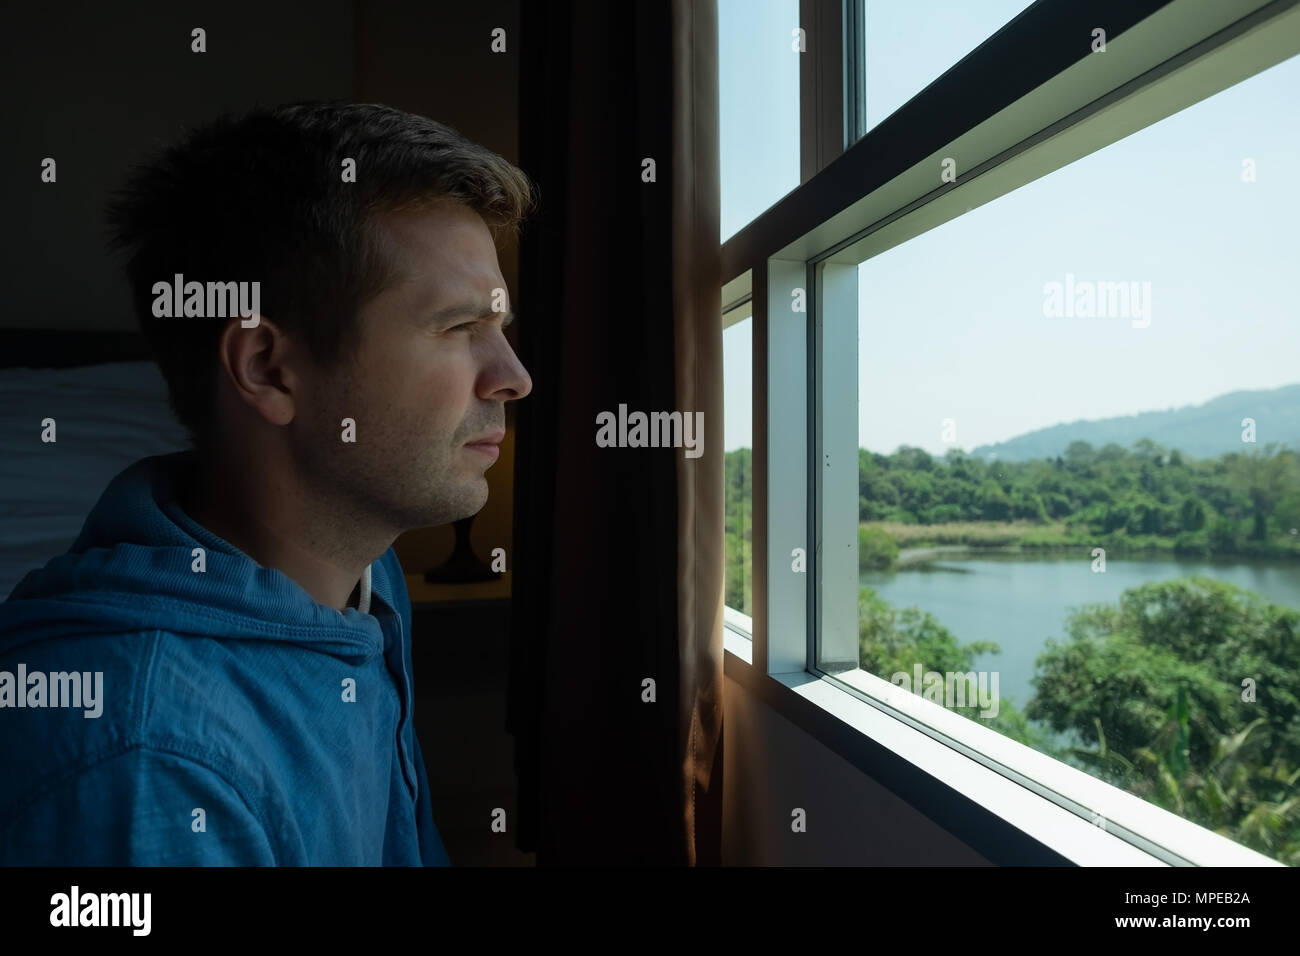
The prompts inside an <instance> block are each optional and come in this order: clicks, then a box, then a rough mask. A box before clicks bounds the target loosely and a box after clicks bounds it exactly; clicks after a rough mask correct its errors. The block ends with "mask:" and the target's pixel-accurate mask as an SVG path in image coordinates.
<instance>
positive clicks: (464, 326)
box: [447, 322, 478, 332]
mask: <svg viewBox="0 0 1300 956" xmlns="http://www.w3.org/2000/svg"><path fill="white" fill-rule="evenodd" d="M476 325H478V323H477V322H462V323H461V324H460V325H453V326H452V327H451V328H449V329H448V330H447V331H448V332H459V331H460V330H461V329H472V328H474V327H475V326H476Z"/></svg>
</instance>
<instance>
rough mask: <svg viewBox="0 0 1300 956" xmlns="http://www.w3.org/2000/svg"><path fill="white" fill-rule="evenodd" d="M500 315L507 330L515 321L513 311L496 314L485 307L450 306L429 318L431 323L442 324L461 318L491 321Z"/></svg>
mask: <svg viewBox="0 0 1300 956" xmlns="http://www.w3.org/2000/svg"><path fill="white" fill-rule="evenodd" d="M498 315H500V316H502V320H501V327H502V328H505V327H506V326H508V325H509V324H510V323H511V322H513V321H514V320H515V313H514V311H513V310H511V311H509V312H504V313H502V312H495V311H493V310H492V309H489V308H484V307H483V306H479V305H469V304H463V305H452V306H448V307H447V308H445V309H439V310H438V311H437V312H435V313H433V314H432V315H431V316H429V321H430V322H435V323H442V322H450V321H451V320H452V319H459V318H471V319H490V318H493V317H494V316H498Z"/></svg>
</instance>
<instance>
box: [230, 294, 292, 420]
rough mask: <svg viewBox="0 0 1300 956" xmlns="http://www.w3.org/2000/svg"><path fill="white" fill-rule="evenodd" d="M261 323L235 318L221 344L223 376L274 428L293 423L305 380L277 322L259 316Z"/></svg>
mask: <svg viewBox="0 0 1300 956" xmlns="http://www.w3.org/2000/svg"><path fill="white" fill-rule="evenodd" d="M255 318H256V319H257V320H258V321H257V323H256V324H255V325H253V326H251V327H245V326H244V320H242V319H238V318H236V319H231V320H230V321H229V322H227V323H226V326H225V328H224V329H222V331H221V337H220V338H219V339H218V342H217V361H218V363H219V369H220V373H221V375H222V376H223V377H224V379H225V381H226V383H227V384H228V385H229V386H230V389H231V391H232V392H233V394H234V395H235V397H236V398H238V399H239V400H240V401H241V402H242V403H243V404H244V405H245V406H247V407H248V408H251V409H253V410H254V411H255V412H256V413H257V414H258V415H259V416H260V417H261V418H262V419H263V420H265V421H267V422H269V423H270V424H272V425H287V424H289V422H291V421H293V416H294V414H295V411H296V406H295V399H297V398H299V397H300V396H301V394H302V377H301V375H299V374H298V372H297V370H296V369H295V368H294V360H295V359H296V358H297V356H296V355H295V351H294V347H293V343H292V341H291V339H290V338H289V336H288V335H286V334H285V332H284V331H283V330H282V329H281V328H280V327H279V326H278V325H276V324H275V323H274V322H272V321H271V320H270V319H267V318H266V317H265V316H263V315H260V314H259V315H257V316H255Z"/></svg>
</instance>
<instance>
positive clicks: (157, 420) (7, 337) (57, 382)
mask: <svg viewBox="0 0 1300 956" xmlns="http://www.w3.org/2000/svg"><path fill="white" fill-rule="evenodd" d="M148 356H149V350H148V345H147V343H146V342H145V340H144V338H143V336H141V335H140V334H139V333H130V332H47V331H25V330H3V331H0V599H2V598H4V597H8V595H9V593H10V591H12V590H13V588H14V585H16V584H17V583H18V582H19V581H20V580H22V578H23V576H24V575H25V574H26V573H27V572H28V571H30V570H32V569H34V568H39V567H42V566H43V565H44V564H45V563H46V562H47V561H49V560H50V559H51V558H53V557H55V556H56V555H59V554H62V553H63V552H65V551H67V549H68V547H69V546H70V545H71V544H72V542H73V541H75V540H76V538H77V535H78V534H79V533H80V531H81V526H82V524H83V522H84V521H85V520H86V515H87V514H89V512H90V509H91V508H92V507H93V506H94V504H95V502H96V501H98V500H99V496H100V494H101V493H102V492H103V490H104V488H105V486H107V484H108V482H109V481H110V480H112V478H113V477H114V476H115V475H117V474H118V473H119V472H120V471H122V469H124V468H126V467H127V466H128V465H130V464H132V463H133V462H135V461H138V460H139V459H141V458H145V457H147V456H149V455H161V454H167V453H169V452H173V451H180V450H182V449H184V448H186V447H187V445H188V442H187V440H186V436H185V430H184V428H182V427H181V425H180V423H179V422H178V421H177V420H176V418H175V416H174V415H173V414H172V412H171V409H170V408H169V407H168V405H167V387H166V384H165V383H164V381H163V378H162V374H161V373H160V372H159V371H158V367H157V366H156V365H155V364H154V363H153V362H152V361H151V360H150V359H149V357H148ZM46 418H53V419H54V420H55V422H56V423H57V438H58V440H57V441H56V442H42V441H41V435H42V432H43V428H42V425H41V422H42V420H43V419H46Z"/></svg>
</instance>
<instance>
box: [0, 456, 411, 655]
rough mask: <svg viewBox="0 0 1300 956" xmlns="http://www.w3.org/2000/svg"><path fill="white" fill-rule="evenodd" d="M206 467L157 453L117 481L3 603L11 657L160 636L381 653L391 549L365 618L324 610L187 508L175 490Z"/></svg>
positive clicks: (1, 634) (368, 585) (377, 571)
mask: <svg viewBox="0 0 1300 956" xmlns="http://www.w3.org/2000/svg"><path fill="white" fill-rule="evenodd" d="M195 461H196V458H195V453H194V452H193V450H186V451H181V452H175V453H173V454H168V455H155V456H152V457H149V458H143V459H141V460H140V461H137V462H136V463H135V464H133V465H131V466H130V467H128V468H127V469H125V470H124V471H122V472H121V473H120V474H119V475H118V476H117V477H116V478H114V479H113V480H112V481H111V482H110V483H109V485H108V487H107V488H106V489H105V490H104V493H103V494H102V495H101V496H100V498H99V501H98V502H97V503H96V505H95V507H94V508H93V509H92V510H91V512H90V515H89V516H88V517H87V518H86V522H85V524H84V526H83V527H82V530H81V533H80V535H79V536H78V537H77V540H76V541H75V542H74V543H73V545H72V547H71V548H70V549H69V550H68V552H67V553H66V554H62V555H59V556H58V557H56V558H53V559H52V560H50V561H49V562H48V563H47V564H46V565H45V566H44V567H43V568H40V569H38V570H35V571H31V572H29V573H28V574H27V575H26V576H25V577H24V578H23V579H22V581H20V582H19V583H18V585H17V586H16V587H15V588H14V589H13V591H12V593H11V594H10V595H9V598H8V600H7V601H6V602H5V604H3V605H0V609H3V613H2V614H0V653H3V652H5V651H7V650H10V649H12V648H14V647H17V646H20V645H22V644H25V643H28V642H32V641H38V640H41V639H43V638H46V637H50V636H54V635H59V636H69V635H78V634H88V633H92V632H93V633H97V634H105V633H114V632H128V631H142V630H154V629H158V630H168V631H172V632H176V633H184V634H190V635H196V636H211V637H221V638H224V639H227V640H230V639H240V638H244V639H249V640H268V641H288V642H302V643H304V644H308V643H309V644H310V645H311V646H312V647H313V648H314V649H315V650H318V651H325V652H328V653H332V654H336V655H338V656H344V657H350V656H353V655H356V656H360V657H368V656H371V655H373V654H376V653H382V651H383V647H384V634H383V630H382V628H381V626H380V623H379V621H378V620H377V618H376V617H375V616H374V614H372V613H368V611H370V610H374V609H373V608H371V607H370V605H371V604H372V602H383V603H384V604H385V605H387V607H388V608H389V609H392V610H394V611H395V609H396V602H395V600H394V586H393V580H392V575H393V574H396V573H400V571H401V569H400V566H399V565H398V563H397V560H396V555H395V554H393V552H392V549H391V548H390V549H389V550H388V551H387V552H385V554H384V555H383V556H382V557H381V558H380V559H379V560H377V561H375V562H374V563H373V564H372V565H369V566H367V568H366V573H365V574H364V575H363V577H362V581H361V605H362V607H363V608H366V609H367V610H366V611H362V610H358V609H355V608H351V607H349V608H347V609H345V610H343V611H339V610H337V609H335V608H332V607H326V606H324V605H322V604H319V603H317V601H316V600H315V599H314V598H313V597H312V596H311V595H310V594H308V593H307V592H306V591H305V590H304V589H303V588H302V587H301V586H300V585H299V584H298V583H297V582H295V581H294V580H293V579H292V578H290V577H289V576H288V575H286V574H284V573H283V572H282V571H279V570H277V569H275V568H265V567H262V566H261V565H260V564H258V563H257V562H256V561H254V560H253V559H252V558H251V557H249V556H248V555H247V554H244V553H243V552H242V551H240V550H239V549H238V548H236V547H235V546H234V545H232V544H230V543H229V542H227V541H225V540H223V539H222V538H219V537H217V536H216V535H215V534H213V533H212V532H211V531H209V530H208V529H207V528H204V527H203V526H202V525H200V524H198V523H197V522H195V521H194V520H193V519H192V518H190V516H189V515H188V514H186V513H185V512H184V511H183V510H182V509H181V507H180V505H179V504H178V502H177V494H176V492H177V489H178V488H179V487H181V484H180V482H181V481H183V480H184V478H185V476H186V475H187V474H188V473H189V471H190V470H191V469H193V468H194V467H195ZM196 549H203V553H202V555H200V552H199V551H198V550H196ZM200 556H201V557H202V558H203V562H204V564H203V565H202V566H203V567H205V570H203V571H199V570H196V567H198V566H200V565H198V560H199V557H200ZM377 613H378V612H377Z"/></svg>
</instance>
